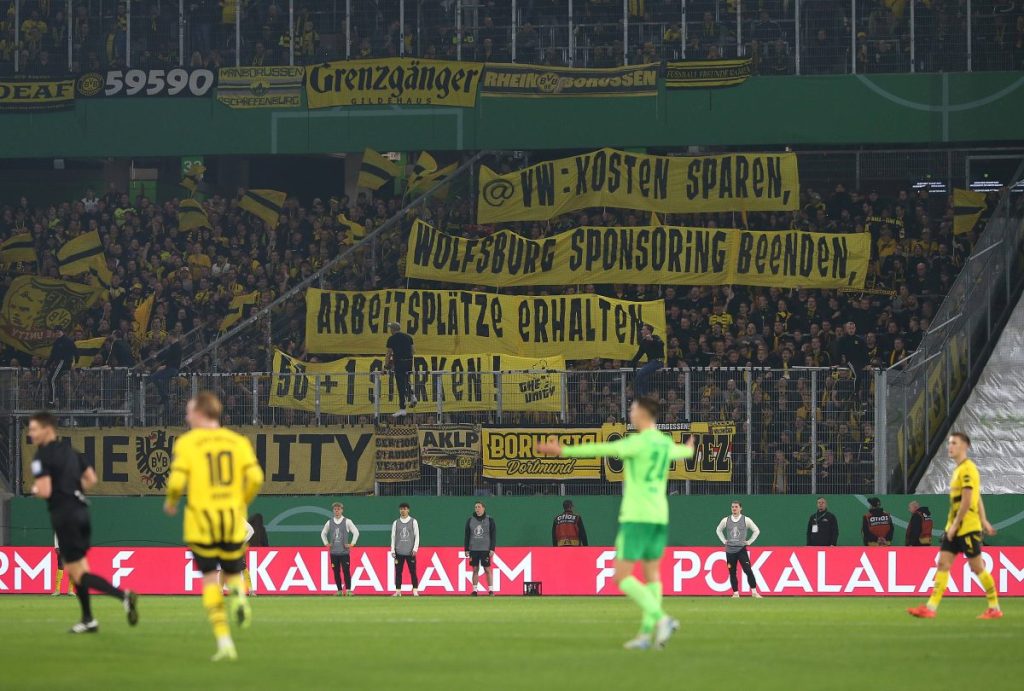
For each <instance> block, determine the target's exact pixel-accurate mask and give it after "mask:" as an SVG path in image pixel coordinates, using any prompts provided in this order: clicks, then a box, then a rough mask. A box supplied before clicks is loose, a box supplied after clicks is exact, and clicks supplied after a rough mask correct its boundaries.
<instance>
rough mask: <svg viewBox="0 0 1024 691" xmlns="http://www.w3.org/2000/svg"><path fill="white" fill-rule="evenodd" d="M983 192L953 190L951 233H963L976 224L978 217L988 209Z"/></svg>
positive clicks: (970, 229)
mask: <svg viewBox="0 0 1024 691" xmlns="http://www.w3.org/2000/svg"><path fill="white" fill-rule="evenodd" d="M985 199H986V196H985V193H984V192H974V191H972V190H961V189H954V190H953V234H954V235H965V234H967V233H969V232H971V231H972V230H974V226H976V225H978V219H980V218H981V215H982V214H984V213H985V211H987V210H988V204H987V202H986V201H985Z"/></svg>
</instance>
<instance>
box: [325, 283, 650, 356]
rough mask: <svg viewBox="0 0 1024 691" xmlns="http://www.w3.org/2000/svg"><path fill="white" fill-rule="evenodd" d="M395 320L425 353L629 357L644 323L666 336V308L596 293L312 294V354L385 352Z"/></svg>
mask: <svg viewBox="0 0 1024 691" xmlns="http://www.w3.org/2000/svg"><path fill="white" fill-rule="evenodd" d="M391 321H396V322H398V323H399V325H400V326H401V327H402V330H403V331H405V332H406V333H407V334H409V335H410V336H412V337H413V339H414V341H415V343H416V353H418V354H421V355H451V354H458V353H488V352H491V353H493V352H499V353H508V354H511V355H519V356H521V357H533V358H537V357H558V356H562V357H564V358H565V359H567V360H589V359H591V358H611V359H616V360H624V359H628V358H631V357H632V356H633V354H634V353H635V352H636V349H637V343H638V340H639V335H640V327H641V325H643V324H650V325H651V326H652V327H653V328H654V330H655V332H656V333H662V334H663V333H665V303H664V301H661V300H652V301H649V302H632V301H629V300H617V299H615V298H606V297H601V296H599V295H590V294H582V295H541V296H526V295H492V294H490V293H477V292H473V291H469V290H375V291H358V292H356V291H332V290H320V289H318V288H310V289H309V290H307V291H306V347H307V348H308V350H309V351H310V352H312V353H352V354H358V353H383V352H385V345H384V344H385V342H386V341H387V339H388V335H389V334H388V328H387V325H388V322H391Z"/></svg>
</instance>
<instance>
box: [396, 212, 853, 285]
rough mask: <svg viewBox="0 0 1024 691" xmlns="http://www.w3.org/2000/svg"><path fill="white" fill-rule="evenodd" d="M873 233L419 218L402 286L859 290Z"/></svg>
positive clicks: (414, 227) (409, 248) (408, 250)
mask: <svg viewBox="0 0 1024 691" xmlns="http://www.w3.org/2000/svg"><path fill="white" fill-rule="evenodd" d="M870 259H871V235H870V234H869V233H846V234H836V233H812V232H810V231H804V230H778V231H775V230H769V231H762V230H737V229H723V228H688V227H680V226H643V227H635V228H630V227H615V228H596V227H581V228H573V229H571V230H566V231H564V232H561V233H558V234H557V235H552V236H550V237H546V238H541V239H539V240H533V239H531V238H527V237H523V236H522V235H519V234H518V233H515V232H513V231H511V230H499V231H498V232H496V233H494V234H492V235H488V236H486V237H482V238H462V237H456V236H453V235H448V234H446V233H443V232H441V231H440V230H438V229H437V228H434V227H433V226H431V225H430V224H428V223H426V222H424V221H420V220H417V221H416V222H415V223H414V224H413V228H412V234H411V235H410V237H409V245H408V248H407V250H406V257H405V275H406V277H407V278H424V279H428V280H437V281H449V282H452V283H466V284H470V285H485V286H495V287H506V286H530V285H580V284H585V283H595V284H611V283H639V284H649V285H727V284H738V285H756V286H767V287H779V288H792V287H797V286H798V287H801V288H812V287H813V288H834V287H844V288H849V287H862V286H863V285H864V280H865V278H866V277H867V273H868V262H869V260H870Z"/></svg>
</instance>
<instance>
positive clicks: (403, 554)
mask: <svg viewBox="0 0 1024 691" xmlns="http://www.w3.org/2000/svg"><path fill="white" fill-rule="evenodd" d="M398 516H399V518H398V520H396V521H395V522H394V523H392V524H391V558H392V559H394V560H395V595H394V597H402V565H403V564H405V565H408V567H409V578H410V579H411V580H412V594H413V596H415V597H419V596H420V577H419V574H418V573H417V572H416V553H417V552H418V551H419V549H420V524H419V522H418V521H417V520H416V519H415V518H413V517H412V516H410V515H409V505H408V504H406V503H405V502H402V503H401V504H399V505H398Z"/></svg>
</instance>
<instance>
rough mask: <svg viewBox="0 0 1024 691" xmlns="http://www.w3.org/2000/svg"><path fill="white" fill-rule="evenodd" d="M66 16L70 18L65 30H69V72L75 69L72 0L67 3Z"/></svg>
mask: <svg viewBox="0 0 1024 691" xmlns="http://www.w3.org/2000/svg"><path fill="white" fill-rule="evenodd" d="M64 16H65V17H67V20H68V25H67V27H65V30H66V31H67V35H68V72H71V71H72V70H73V69H74V64H73V61H72V59H71V52H72V46H73V44H72V41H71V0H68V1H67V3H66V5H65V8H64Z"/></svg>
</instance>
